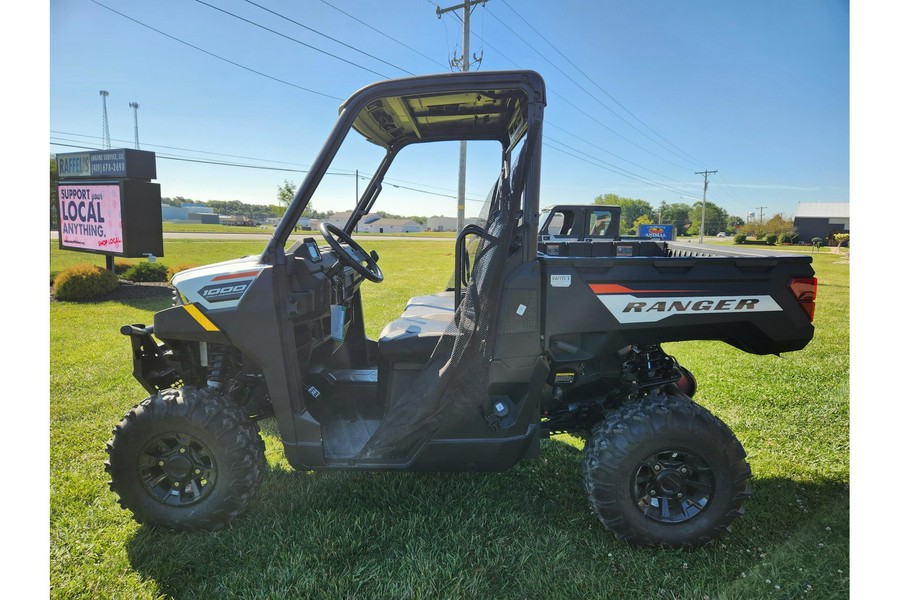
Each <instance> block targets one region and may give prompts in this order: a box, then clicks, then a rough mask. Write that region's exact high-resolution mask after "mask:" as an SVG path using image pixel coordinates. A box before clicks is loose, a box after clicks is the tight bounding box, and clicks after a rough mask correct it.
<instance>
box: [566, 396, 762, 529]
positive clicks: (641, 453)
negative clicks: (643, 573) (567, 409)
mask: <svg viewBox="0 0 900 600" xmlns="http://www.w3.org/2000/svg"><path fill="white" fill-rule="evenodd" d="M744 459H745V453H744V449H743V447H742V446H741V444H740V442H738V440H737V438H735V436H734V434H733V433H732V432H731V430H730V429H729V428H728V426H727V425H725V424H724V423H723V422H722V421H721V420H719V419H718V418H717V417H715V416H714V415H712V414H711V413H710V412H709V411H707V410H706V409H704V408H702V407H701V406H699V405H697V404H695V403H693V402H691V401H689V400H687V399H685V398H683V397H678V396H669V395H665V394H661V395H657V396H648V397H645V398H642V399H639V400H634V401H631V402H628V403H626V404H624V405H623V406H621V407H620V408H618V409H617V410H615V411H613V412H612V413H611V414H609V415H608V416H607V418H606V419H605V420H604V421H603V423H601V424H599V425H597V426H596V427H595V428H594V430H593V432H592V434H591V437H590V439H589V440H588V442H587V444H586V445H585V449H584V464H583V472H584V484H585V490H586V492H587V496H588V501H589V502H590V504H591V507H592V509H593V511H594V513H595V514H596V515H597V517H598V518H599V519H600V521H601V522H602V523H603V524H604V525H605V526H606V527H607V528H608V529H610V530H611V531H612V532H613V533H615V535H616V537H618V538H619V539H621V540H624V541H627V542H629V543H632V544H636V545H642V546H646V545H663V546H669V547H681V546H702V545H706V544H708V543H710V542H712V541H713V540H714V539H716V538H718V537H721V536H722V535H724V534H726V533H728V532H729V531H730V529H731V523H732V522H733V521H734V520H735V519H736V518H737V517H739V516H741V515H742V514H743V513H744V507H745V503H746V501H747V499H748V498H749V497H750V483H749V482H750V467H749V466H748V465H747V463H746V461H745V460H744Z"/></svg>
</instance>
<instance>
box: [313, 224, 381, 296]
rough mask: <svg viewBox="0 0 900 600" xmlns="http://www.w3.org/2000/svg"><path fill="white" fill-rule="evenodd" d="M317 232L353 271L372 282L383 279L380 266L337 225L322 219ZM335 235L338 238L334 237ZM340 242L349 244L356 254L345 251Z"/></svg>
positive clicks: (378, 281)
mask: <svg viewBox="0 0 900 600" xmlns="http://www.w3.org/2000/svg"><path fill="white" fill-rule="evenodd" d="M319 233H321V234H322V237H323V238H325V241H326V242H328V245H329V246H331V249H332V250H334V251H335V253H336V254H337V255H338V258H340V260H341V261H342V262H343V263H344V264H346V265H347V266H349V267H352V268H353V270H354V271H356V272H357V273H359V274H360V275H362V276H363V277H365V278H366V279H368V280H369V281H372V282H374V283H381V282H382V281H384V273H382V272H381V268H380V267H379V266H378V264H377V263H376V262H375V261H374V260H373V259H372V257H371V256H369V254H368V253H367V252H366V251H365V250H363V249H362V248H361V247H360V246H359V244H357V243H356V241H354V240H353V238H351V237H350V234H349V233H346V232H345V231H344V230H343V229H341V228H340V227H338V226H337V225H334V224H332V223H325V222H324V221H323V222H322V223H319ZM335 237H337V238H338V239H335ZM341 243H344V244H347V245H348V246H350V248H351V249H352V250H353V251H354V252H355V253H356V255H354V254H351V253H349V252H347V250H346V248H344V247H343V246H341ZM357 255H358V256H357Z"/></svg>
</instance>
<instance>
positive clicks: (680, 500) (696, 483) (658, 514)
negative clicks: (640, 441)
mask: <svg viewBox="0 0 900 600" xmlns="http://www.w3.org/2000/svg"><path fill="white" fill-rule="evenodd" d="M714 491H715V479H714V477H713V472H712V468H711V467H710V466H709V464H708V463H707V462H706V461H705V460H704V459H703V458H702V457H700V456H698V455H697V454H694V453H691V452H686V451H684V450H663V451H660V452H654V453H653V454H651V455H650V456H648V457H647V458H645V459H644V460H643V461H641V464H640V465H639V466H638V468H637V471H636V472H635V474H634V480H633V483H632V488H631V493H632V498H633V499H634V501H635V504H636V506H637V508H638V510H640V511H641V513H642V514H643V515H644V516H645V517H647V518H648V519H652V520H654V521H657V522H660V523H682V522H684V521H688V520H690V519H693V518H694V517H696V516H697V515H699V514H700V513H701V512H703V510H704V509H705V508H706V507H707V506H709V503H710V500H711V499H712V496H713V493H714Z"/></svg>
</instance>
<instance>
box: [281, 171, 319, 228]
mask: <svg viewBox="0 0 900 600" xmlns="http://www.w3.org/2000/svg"><path fill="white" fill-rule="evenodd" d="M296 195H297V184H296V183H294V182H293V181H288V180H287V179H285V180H284V185H279V186H278V203H279V204H281V205H282V206H283V207H284V209H285V210H287V208H288V207H289V206H290V205H291V202H293V201H294V196H296ZM282 214H284V212H282ZM317 214H318V213H316V211H315V210H313V205H312V202H310V203H309V204H307V205H306V208H304V209H303V213H302V214H301V215H300V216H301V217H306V218H307V219H315V218H319V217H317Z"/></svg>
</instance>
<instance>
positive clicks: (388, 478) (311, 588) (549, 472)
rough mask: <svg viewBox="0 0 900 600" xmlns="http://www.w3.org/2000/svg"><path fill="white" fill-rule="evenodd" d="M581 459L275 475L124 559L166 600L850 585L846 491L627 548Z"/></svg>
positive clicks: (781, 495) (765, 485) (772, 492)
mask: <svg viewBox="0 0 900 600" xmlns="http://www.w3.org/2000/svg"><path fill="white" fill-rule="evenodd" d="M580 455H581V453H580V451H579V450H578V449H576V448H574V447H572V446H570V445H568V444H565V443H562V442H558V441H555V440H549V441H544V442H543V445H542V455H541V458H539V459H538V460H536V461H528V462H526V463H522V464H520V465H518V466H516V467H514V468H513V469H511V470H510V471H507V472H505V473H500V474H478V473H396V472H317V473H298V472H294V471H291V470H287V469H283V468H278V467H276V468H272V469H270V470H268V471H267V473H266V475H265V478H264V482H263V485H262V487H261V489H260V491H259V494H258V495H257V497H256V498H255V499H254V501H253V502H252V503H251V505H250V507H249V510H248V511H247V513H245V514H244V515H243V516H242V517H241V518H239V519H238V520H237V522H236V523H235V524H234V525H233V527H232V528H230V529H227V530H224V531H220V532H214V533H205V532H191V533H186V532H171V531H166V530H161V529H158V528H153V527H148V526H143V527H141V528H139V529H138V532H137V534H136V535H135V536H134V537H133V538H132V539H130V540H129V541H128V543H127V546H128V556H129V560H130V562H131V564H132V566H133V567H134V568H135V569H136V570H137V571H138V572H139V573H140V574H141V576H142V577H143V578H148V579H152V580H153V581H155V582H156V584H157V586H158V588H159V591H160V592H162V593H164V594H166V595H169V596H171V597H173V598H194V597H208V596H212V595H215V596H242V597H243V596H247V597H314V596H315V597H320V596H324V597H344V598H346V597H366V598H372V597H391V598H397V597H423V596H426V597H427V596H431V597H442V598H443V597H475V596H479V597H517V598H518V597H535V596H537V597H555V596H557V595H558V596H573V597H595V598H629V597H634V598H646V597H648V596H650V597H659V596H660V593H661V591H664V592H666V593H665V594H662V596H661V597H702V595H704V594H709V595H710V596H717V597H722V598H729V597H735V598H737V597H767V596H766V594H764V593H762V592H763V591H769V592H771V593H772V594H774V595H773V596H772V597H782V592H788V591H791V593H794V594H796V593H804V594H805V595H804V597H830V596H821V595H817V594H813V595H811V596H809V595H806V594H809V592H810V591H811V590H810V589H807V587H806V586H812V589H813V590H815V591H816V592H822V591H824V590H831V591H832V592H834V591H836V590H837V591H839V590H843V589H848V587H849V585H848V584H847V582H846V576H845V575H842V573H843V574H847V573H849V566H848V565H849V523H848V521H849V515H848V513H847V512H845V508H846V506H848V502H849V487H848V486H847V485H846V484H843V483H838V482H827V481H823V482H815V483H798V482H794V481H791V480H787V479H762V480H759V481H755V482H754V495H755V497H754V499H752V500H751V504H750V509H749V510H748V513H747V515H746V516H745V517H744V518H743V519H741V520H739V522H738V523H737V524H736V525H735V528H734V533H733V534H732V535H731V536H730V537H728V538H726V539H725V540H723V541H722V542H720V543H718V544H716V545H715V546H713V547H711V548H706V549H700V550H693V551H690V550H662V549H647V548H633V547H630V546H627V545H625V544H623V543H621V542H618V541H617V540H615V538H614V537H613V536H612V534H610V533H609V532H608V531H606V530H605V529H604V528H603V527H602V526H601V525H600V523H599V522H598V521H597V520H596V518H595V517H594V516H593V515H592V513H591V512H590V510H589V508H588V504H587V500H586V499H585V497H584V491H583V488H582V481H581V473H580V465H581V461H580ZM841 572H842V573H841ZM766 580H769V582H770V583H771V582H773V581H778V582H780V583H774V584H771V585H770V584H766V583H765V581H766ZM776 585H777V586H778V589H775V587H774V586H776ZM670 592H671V593H670ZM666 594H669V595H666ZM784 597H790V596H784Z"/></svg>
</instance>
